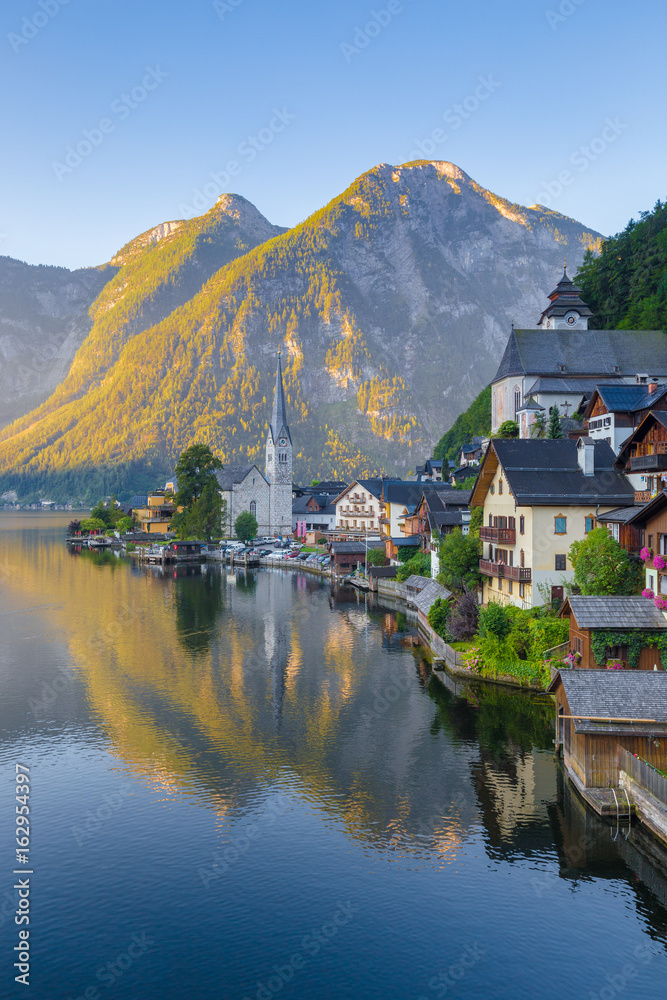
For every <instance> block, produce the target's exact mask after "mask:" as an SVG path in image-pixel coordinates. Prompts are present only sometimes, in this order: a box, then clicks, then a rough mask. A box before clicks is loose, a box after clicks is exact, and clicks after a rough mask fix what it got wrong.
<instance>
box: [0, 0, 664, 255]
mask: <svg viewBox="0 0 667 1000" xmlns="http://www.w3.org/2000/svg"><path fill="white" fill-rule="evenodd" d="M666 21H667V11H666V8H665V5H664V3H663V2H661V0H643V2H641V3H635V4H628V3H627V2H621V0H512V2H511V3H508V4H502V3H498V0H467V2H466V3H465V4H463V3H450V2H448V0H388V2H387V0H378V2H377V3H373V2H372V0H336V2H329V0H319V2H315V0H310V2H305V0H291V2H282V3H280V2H278V0H216V2H212V0H188V2H185V0H181V2H175V0H132V2H128V0H113V2H111V0H95V2H93V0H68V2H66V3H65V2H63V0H5V3H4V4H2V8H1V10H0V46H4V54H3V58H2V59H1V60H0V84H1V87H0V93H1V94H2V97H1V98H0V99H1V100H2V132H3V135H2V140H3V141H2V146H1V151H0V157H1V159H0V170H1V179H2V186H1V188H0V191H1V200H0V253H2V254H8V255H10V256H13V257H18V258H20V259H22V260H26V261H28V262H30V263H44V264H61V265H64V266H67V267H80V266H85V265H90V264H97V263H101V262H103V261H105V260H108V259H109V257H110V256H111V255H112V254H113V253H114V252H115V250H117V249H118V248H119V247H120V246H122V245H123V244H124V243H125V242H127V240H129V239H131V238H132V237H134V236H136V235H137V234H138V233H140V232H142V231H143V230H145V229H148V228H150V227H151V226H153V225H156V224H157V223H159V222H162V221H165V220H168V219H177V218H182V217H183V216H184V215H186V214H190V215H191V214H199V213H200V211H202V210H206V209H207V208H209V207H210V206H211V204H212V203H213V201H214V200H215V195H216V194H217V193H221V192H222V191H223V190H226V191H234V192H236V193H238V194H242V195H243V196H244V197H246V198H248V199H249V200H250V201H251V202H253V203H254V204H255V205H256V206H257V207H258V208H259V210H260V211H261V212H262V213H263V214H264V215H266V216H267V218H268V219H270V221H271V222H274V223H277V224H280V225H286V226H289V225H293V224H295V223H297V222H299V221H301V220H302V219H304V218H306V217H307V216H308V215H309V214H310V213H311V212H313V211H315V210H317V209H318V208H319V207H321V206H322V205H323V204H325V203H326V202H327V201H329V200H330V199H331V198H332V197H334V196H336V195H337V194H339V193H340V192H341V191H343V190H344V189H345V188H346V187H347V186H348V185H349V184H350V183H351V182H352V180H353V179H354V178H355V177H357V176H358V175H359V174H361V173H363V172H364V171H365V170H368V169H369V168H371V167H372V166H374V165H375V164H376V163H381V162H388V163H394V164H396V163H403V162H406V161H407V160H410V159H414V158H415V153H416V152H417V151H418V150H419V149H420V148H421V149H422V150H423V152H424V158H433V159H444V160H451V161H453V162H454V163H456V164H457V165H458V166H460V167H461V168H462V169H463V170H465V171H466V172H467V173H468V174H470V175H471V176H472V177H473V178H474V179H475V180H477V181H478V182H479V183H480V184H482V185H484V186H485V187H488V188H490V189H491V190H492V191H494V192H496V193H497V194H501V195H503V196H504V197H506V198H509V199H510V200H512V201H515V202H518V203H521V204H533V203H535V202H536V201H541V202H543V203H549V204H550V206H551V207H552V208H554V209H556V210H558V211H560V212H563V213H564V214H566V215H570V216H573V217H574V218H576V219H578V220H580V221H581V222H583V223H585V224H586V225H587V226H590V227H591V228H594V229H597V230H598V231H601V232H603V233H605V234H610V233H613V232H617V231H618V230H619V229H622V228H623V227H624V226H625V225H626V223H627V221H628V220H629V218H630V217H632V216H635V217H636V216H637V215H638V213H639V212H640V211H641V210H642V209H648V208H651V207H652V206H653V204H654V203H655V201H656V199H658V198H664V197H665V195H666V194H667V183H666V180H665V161H666V159H667V157H666V153H667V149H666V145H667V138H666V135H667V133H666V130H665V82H664V38H665V29H666V27H667V24H666ZM457 106H458V107H457ZM101 123H102V124H101ZM419 144H421V145H419ZM230 164H231V165H232V167H231V170H229V169H228V165H230ZM211 174H213V175H215V179H212V177H211ZM206 185H208V187H207V188H206V187H205V186H206ZM197 192H199V195H197Z"/></svg>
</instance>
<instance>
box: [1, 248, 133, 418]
mask: <svg viewBox="0 0 667 1000" xmlns="http://www.w3.org/2000/svg"><path fill="white" fill-rule="evenodd" d="M115 271H116V269H115V268H113V267H101V268H95V267H90V268H83V269H81V270H79V271H68V270H67V268H65V267H45V266H43V265H42V266H37V267H36V266H34V265H31V264H24V263H23V261H20V260H12V258H11V257H0V427H4V426H5V425H6V424H8V423H9V422H10V421H12V420H15V419H16V417H18V416H21V415H22V414H24V413H28V412H29V411H30V410H32V409H34V407H36V406H38V405H39V404H40V403H41V402H43V401H44V400H45V399H47V397H48V396H49V395H50V394H51V393H52V392H53V390H54V389H55V388H56V386H57V385H58V383H59V382H60V380H61V379H62V378H63V377H64V376H65V375H66V374H67V371H68V370H69V366H70V364H71V362H72V359H73V358H74V355H75V354H76V352H77V350H78V349H79V347H80V346H81V344H82V343H83V341H84V340H85V338H86V337H87V336H88V334H89V333H90V330H91V327H92V320H91V318H90V317H89V315H88V310H89V308H90V305H91V303H92V302H93V301H94V299H95V298H96V297H97V295H99V293H100V292H101V290H102V288H103V287H104V285H105V284H106V282H107V281H108V280H109V278H110V277H112V276H113V274H115Z"/></svg>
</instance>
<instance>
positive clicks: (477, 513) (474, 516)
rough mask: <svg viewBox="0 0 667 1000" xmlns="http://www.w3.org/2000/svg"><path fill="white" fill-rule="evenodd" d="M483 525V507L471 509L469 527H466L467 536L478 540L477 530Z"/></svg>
mask: <svg viewBox="0 0 667 1000" xmlns="http://www.w3.org/2000/svg"><path fill="white" fill-rule="evenodd" d="M483 523H484V508H483V507H473V509H472V512H471V514H470V525H469V527H468V534H469V535H471V536H472V537H473V538H479V529H480V528H481V527H482V524H483Z"/></svg>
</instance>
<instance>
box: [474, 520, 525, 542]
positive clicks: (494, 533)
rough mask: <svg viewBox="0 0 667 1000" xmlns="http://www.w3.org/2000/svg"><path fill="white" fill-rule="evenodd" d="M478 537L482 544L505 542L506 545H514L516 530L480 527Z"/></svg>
mask: <svg viewBox="0 0 667 1000" xmlns="http://www.w3.org/2000/svg"><path fill="white" fill-rule="evenodd" d="M479 537H480V538H481V539H482V541H483V542H507V543H508V545H516V528H492V527H490V526H489V525H487V526H486V527H484V526H482V527H481V528H480V529H479Z"/></svg>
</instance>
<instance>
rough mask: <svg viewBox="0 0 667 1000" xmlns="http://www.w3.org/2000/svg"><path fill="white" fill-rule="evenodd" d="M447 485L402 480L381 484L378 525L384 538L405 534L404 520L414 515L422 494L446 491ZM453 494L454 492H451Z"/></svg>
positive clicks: (387, 481) (386, 481)
mask: <svg viewBox="0 0 667 1000" xmlns="http://www.w3.org/2000/svg"><path fill="white" fill-rule="evenodd" d="M446 489H447V485H446V484H445V483H441V482H432V483H429V482H426V483H417V482H406V481H404V480H385V481H384V482H383V484H382V496H381V499H380V509H381V511H382V515H381V517H380V525H381V528H382V533H383V535H384V536H385V537H386V538H389V537H394V538H396V537H398V536H400V535H401V534H405V532H404V531H402V528H403V526H404V524H405V518H406V517H410V516H411V515H413V514H414V512H415V511H416V509H417V505H418V503H419V501H420V499H421V497H422V496H423V494H424V493H427V492H428V493H432V492H436V491H437V490H446ZM451 492H452V493H453V492H454V490H451Z"/></svg>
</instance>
